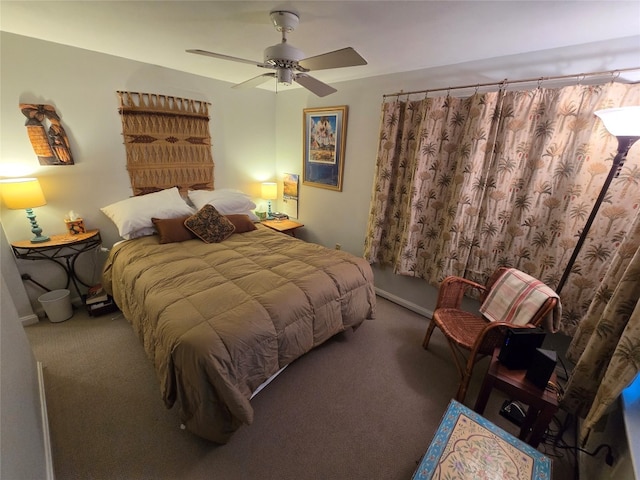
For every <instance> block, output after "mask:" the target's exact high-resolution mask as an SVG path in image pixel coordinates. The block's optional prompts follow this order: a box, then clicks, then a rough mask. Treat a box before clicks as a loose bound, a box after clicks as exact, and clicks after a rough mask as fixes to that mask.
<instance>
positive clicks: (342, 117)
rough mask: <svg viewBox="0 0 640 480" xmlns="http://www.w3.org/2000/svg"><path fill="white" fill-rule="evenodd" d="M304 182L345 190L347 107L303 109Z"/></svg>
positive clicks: (315, 185) (314, 185)
mask: <svg viewBox="0 0 640 480" xmlns="http://www.w3.org/2000/svg"><path fill="white" fill-rule="evenodd" d="M303 129H304V143H303V159H302V183H303V184H304V185H311V186H313V187H320V188H328V189H330V190H337V191H339V192H340V191H342V173H343V171H344V150H345V145H346V140H347V106H346V105H343V106H339V107H325V108H305V109H304V111H303Z"/></svg>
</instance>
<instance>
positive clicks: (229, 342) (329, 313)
mask: <svg viewBox="0 0 640 480" xmlns="http://www.w3.org/2000/svg"><path fill="white" fill-rule="evenodd" d="M105 213H106V212H105ZM237 232H238V231H236V232H234V233H232V234H231V235H229V236H228V237H227V238H225V239H224V240H223V241H219V242H215V243H206V242H204V241H202V240H201V239H200V238H191V239H187V240H183V241H171V242H168V243H161V240H162V237H161V236H159V235H144V236H141V237H138V238H131V239H129V240H126V241H123V242H121V243H119V244H116V245H115V246H114V247H113V248H112V249H111V252H110V254H109V258H108V260H107V262H106V264H105V267H104V269H103V275H102V281H103V285H104V287H105V289H106V290H107V291H108V292H109V293H111V295H112V296H113V298H114V300H115V302H116V304H117V305H118V307H119V308H120V309H121V310H122V312H123V314H124V316H125V318H126V319H127V320H128V321H129V322H130V323H131V324H132V326H133V328H134V330H135V332H136V334H137V335H138V337H139V338H140V340H141V342H142V343H143V345H144V349H145V351H146V354H147V355H148V357H149V358H150V359H151V361H152V362H153V365H154V367H155V371H156V373H157V376H158V379H159V382H160V387H161V393H162V397H163V400H164V403H165V405H166V406H167V408H171V407H173V406H174V405H175V404H177V406H179V410H180V419H181V422H182V423H183V424H184V426H185V427H186V428H187V429H188V430H189V431H190V432H192V433H194V434H196V435H198V436H201V437H203V438H206V439H208V440H211V441H213V442H217V443H226V442H227V441H228V440H229V438H230V437H231V435H232V434H233V432H234V431H236V430H237V429H238V428H239V427H240V426H242V425H249V424H251V423H252V420H253V415H254V412H253V409H252V406H251V402H250V399H251V397H252V395H253V394H254V392H256V391H257V390H259V389H260V388H261V386H262V385H264V384H265V382H268V381H269V379H271V378H272V377H273V376H274V375H275V374H277V373H278V372H279V371H281V369H283V368H284V367H285V366H286V365H288V364H290V363H291V362H293V361H294V360H296V359H297V358H299V357H300V356H302V355H304V354H305V353H307V352H309V351H310V350H311V349H313V348H314V347H316V346H318V345H320V344H321V343H323V342H325V341H327V340H328V339H329V338H331V337H332V336H334V335H336V334H338V333H339V332H342V331H344V330H346V329H350V328H352V329H356V328H357V327H358V326H360V325H361V323H362V322H363V321H364V320H365V319H371V318H374V316H375V307H376V304H375V293H374V287H373V273H372V270H371V268H370V266H369V264H368V263H367V262H366V261H365V260H364V259H362V258H359V257H356V256H354V255H351V254H349V253H347V252H343V251H337V250H332V249H328V248H325V247H322V246H320V245H316V244H312V243H306V242H304V241H302V240H299V239H296V238H293V237H290V236H287V235H284V234H282V233H278V232H275V231H273V230H271V229H269V228H267V227H265V226H263V225H260V224H257V225H256V228H255V229H249V231H244V232H242V233H237Z"/></svg>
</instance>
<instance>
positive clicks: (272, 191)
mask: <svg viewBox="0 0 640 480" xmlns="http://www.w3.org/2000/svg"><path fill="white" fill-rule="evenodd" d="M262 198H264V199H265V200H268V209H267V218H269V219H271V218H273V217H272V216H271V200H275V199H276V198H278V185H277V184H276V183H275V182H264V183H263V184H262Z"/></svg>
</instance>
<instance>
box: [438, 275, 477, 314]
mask: <svg viewBox="0 0 640 480" xmlns="http://www.w3.org/2000/svg"><path fill="white" fill-rule="evenodd" d="M472 288H475V289H477V290H479V292H480V293H481V294H482V293H484V292H485V290H486V287H485V286H484V285H481V284H479V283H476V282H473V281H471V280H467V279H466V278H463V277H456V276H453V275H452V276H449V277H447V278H445V279H444V280H443V281H442V284H441V285H440V290H439V291H438V303H437V304H436V309H438V308H460V304H461V303H462V297H464V294H465V292H466V291H467V290H469V289H472Z"/></svg>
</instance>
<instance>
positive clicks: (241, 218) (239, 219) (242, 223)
mask: <svg viewBox="0 0 640 480" xmlns="http://www.w3.org/2000/svg"><path fill="white" fill-rule="evenodd" d="M225 217H227V218H228V219H229V221H230V222H231V223H233V225H234V226H235V227H236V231H235V232H233V233H244V232H250V231H251V230H256V229H257V228H258V227H256V226H255V225H254V224H253V222H252V221H251V219H250V218H249V215H241V214H239V213H237V214H235V213H234V214H233V215H225Z"/></svg>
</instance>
